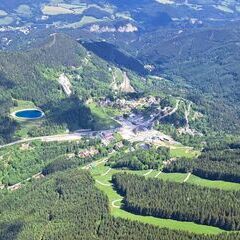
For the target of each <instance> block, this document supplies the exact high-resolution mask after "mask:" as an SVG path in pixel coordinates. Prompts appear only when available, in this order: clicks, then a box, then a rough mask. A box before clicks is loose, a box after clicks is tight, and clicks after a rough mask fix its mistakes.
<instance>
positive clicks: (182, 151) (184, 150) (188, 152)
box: [170, 145, 200, 158]
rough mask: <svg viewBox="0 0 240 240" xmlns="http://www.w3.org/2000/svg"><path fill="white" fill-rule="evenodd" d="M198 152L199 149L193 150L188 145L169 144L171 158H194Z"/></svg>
mask: <svg viewBox="0 0 240 240" xmlns="http://www.w3.org/2000/svg"><path fill="white" fill-rule="evenodd" d="M199 154H200V152H199V151H197V150H193V149H192V148H189V147H184V146H182V145H180V146H173V147H171V146H170V155H171V157H172V158H175V157H178V158H180V157H186V158H194V157H197V156H198V155H199Z"/></svg>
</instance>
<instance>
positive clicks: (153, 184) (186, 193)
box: [112, 173, 240, 230]
mask: <svg viewBox="0 0 240 240" xmlns="http://www.w3.org/2000/svg"><path fill="white" fill-rule="evenodd" d="M112 181H113V184H114V186H115V187H116V189H117V190H118V192H119V193H120V194H121V195H123V196H124V200H123V203H124V209H126V210H127V211H130V212H133V213H135V214H141V215H149V216H155V217H161V218H168V219H175V220H179V221H190V222H195V223H199V224H205V225H210V226H216V227H219V228H222V229H225V230H240V203H239V200H238V199H239V198H240V191H223V190H219V189H209V188H204V187H197V186H195V185H191V184H186V183H184V184H182V183H173V182H164V181H162V180H158V179H151V178H150V179H145V177H143V176H137V175H132V174H126V173H119V174H115V175H113V177H112ZM203 199H204V200H203Z"/></svg>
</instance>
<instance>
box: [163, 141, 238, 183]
mask: <svg viewBox="0 0 240 240" xmlns="http://www.w3.org/2000/svg"><path fill="white" fill-rule="evenodd" d="M218 148H220V149H218ZM239 154H240V148H239V144H237V143H233V144H230V145H227V146H225V147H220V146H218V147H217V146H216V147H215V148H212V147H210V148H209V147H207V148H205V149H204V150H203V152H202V153H201V155H200V156H199V157H198V158H197V159H193V160H189V159H184V158H183V159H179V160H177V161H173V162H171V163H170V164H168V165H166V166H165V167H164V169H163V170H164V172H186V173H187V172H192V173H193V174H195V175H197V176H199V177H202V178H207V179H211V180H224V181H229V182H236V183H240V165H239V164H240V158H239Z"/></svg>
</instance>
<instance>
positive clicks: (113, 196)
mask: <svg viewBox="0 0 240 240" xmlns="http://www.w3.org/2000/svg"><path fill="white" fill-rule="evenodd" d="M108 169H109V168H108V167H106V166H104V164H101V165H99V166H97V167H95V168H93V169H92V171H91V172H92V175H93V177H94V179H95V180H98V181H100V182H101V183H103V184H111V178H112V175H113V174H114V173H116V172H119V171H121V170H116V169H111V170H110V171H109V172H108V174H106V175H105V173H106V172H107V170H108ZM129 172H132V171H129ZM146 172H147V171H134V173H136V174H139V175H143V174H144V173H146ZM156 172H157V171H154V172H152V173H151V174H149V177H150V176H154V174H156ZM183 175H184V176H185V174H183ZM179 176H180V175H179ZM179 176H177V175H175V174H174V175H171V177H170V178H169V179H171V178H173V179H174V180H180V179H179ZM184 176H181V179H182V178H184ZM161 177H162V176H161ZM96 186H97V187H98V188H99V189H100V190H102V191H103V192H104V193H105V194H106V195H107V196H108V199H109V203H110V209H111V214H112V215H113V216H115V217H121V218H125V219H129V220H133V221H140V222H143V223H148V224H152V225H155V226H158V227H166V228H170V229H175V230H182V231H190V232H193V233H198V234H218V233H221V232H223V230H221V229H219V228H215V227H209V226H205V225H199V224H195V223H192V222H181V221H175V220H171V219H161V218H155V217H150V216H141V215H135V214H132V213H129V212H127V211H125V210H123V209H120V208H115V207H113V206H112V202H113V201H115V200H119V199H122V197H121V196H120V195H119V194H117V192H116V191H115V190H114V189H113V188H112V186H104V185H101V184H99V183H98V182H96ZM114 205H116V206H120V205H121V202H116V203H115V204H114Z"/></svg>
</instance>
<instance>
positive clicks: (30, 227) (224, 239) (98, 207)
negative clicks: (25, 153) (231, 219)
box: [0, 169, 240, 240]
mask: <svg viewBox="0 0 240 240" xmlns="http://www.w3.org/2000/svg"><path fill="white" fill-rule="evenodd" d="M0 212H1V219H0V239H4V240H25V239H43V240H50V239H58V240H63V239H68V240H79V239H81V240H89V239H93V240H120V239H121V240H129V239H131V240H139V239H141V240H149V239H156V240H169V239H171V240H193V239H194V240H238V239H240V235H239V233H232V234H220V235H216V236H215V235H197V234H193V233H189V232H182V231H177V230H170V229H166V228H159V227H156V226H152V225H150V224H144V223H140V222H137V221H130V220H124V219H121V218H115V217H112V216H111V215H110V212H109V202H108V199H107V197H106V196H105V195H104V194H103V193H102V192H101V191H100V190H98V189H97V188H96V187H95V186H94V180H93V178H92V177H91V176H90V174H89V173H88V172H87V171H79V170H77V169H76V170H70V171H65V172H59V173H57V174H53V175H49V176H48V177H45V178H43V179H42V180H37V181H34V182H32V183H31V184H28V185H26V186H25V187H24V188H22V189H20V190H18V191H15V192H13V193H7V192H5V193H3V192H1V193H0Z"/></svg>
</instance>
